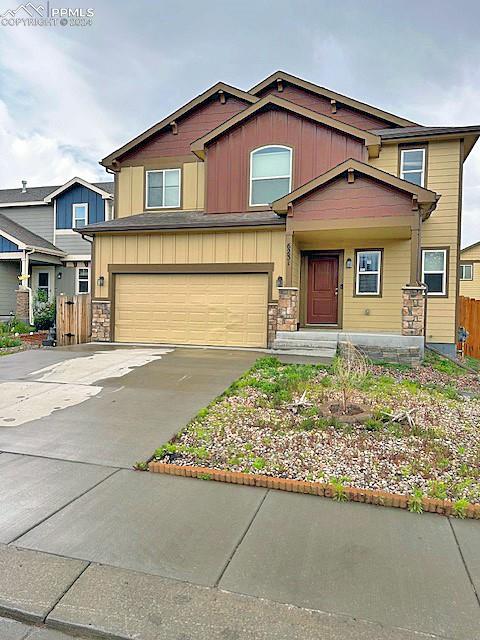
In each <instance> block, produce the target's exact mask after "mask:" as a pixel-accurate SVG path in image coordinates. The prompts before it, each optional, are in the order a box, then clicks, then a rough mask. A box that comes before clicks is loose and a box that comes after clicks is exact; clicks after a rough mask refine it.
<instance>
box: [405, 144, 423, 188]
mask: <svg viewBox="0 0 480 640" xmlns="http://www.w3.org/2000/svg"><path fill="white" fill-rule="evenodd" d="M400 178H402V180H406V181H407V182H412V183H413V184H418V185H419V186H420V187H424V186H425V149H402V150H401V152H400Z"/></svg>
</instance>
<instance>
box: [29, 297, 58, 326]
mask: <svg viewBox="0 0 480 640" xmlns="http://www.w3.org/2000/svg"><path fill="white" fill-rule="evenodd" d="M33 323H34V325H35V327H36V328H37V329H40V330H44V329H50V327H53V325H54V324H55V302H49V300H48V296H47V294H46V293H45V291H39V292H38V293H37V295H36V297H35V300H34V302H33Z"/></svg>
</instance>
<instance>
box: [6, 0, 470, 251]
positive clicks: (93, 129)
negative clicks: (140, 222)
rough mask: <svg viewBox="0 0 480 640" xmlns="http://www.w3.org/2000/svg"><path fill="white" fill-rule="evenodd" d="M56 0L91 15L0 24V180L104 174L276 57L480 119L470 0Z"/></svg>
mask: <svg viewBox="0 0 480 640" xmlns="http://www.w3.org/2000/svg"><path fill="white" fill-rule="evenodd" d="M41 3H42V0H36V1H35V2H34V4H41ZM44 4H45V3H44ZM50 4H51V6H52V7H82V8H92V9H94V14H95V15H94V17H93V19H92V22H93V23H92V25H91V26H83V27H80V26H69V25H67V26H65V27H62V26H56V27H37V26H36V27H32V26H28V27H23V26H16V27H9V26H0V188H9V187H17V186H18V187H20V186H21V180H22V179H26V180H27V181H28V184H29V185H30V186H38V185H53V184H59V183H63V182H65V181H66V180H68V179H70V178H72V177H73V176H81V177H83V178H85V179H88V180H93V179H95V180H107V179H109V176H108V174H106V173H105V171H104V169H103V167H101V166H100V165H99V164H98V162H99V160H100V159H101V158H103V157H104V156H106V155H107V154H109V153H110V152H111V151H113V150H114V149H116V148H117V147H119V146H121V145H122V144H124V143H125V142H127V141H128V140H129V139H131V138H132V137H134V136H135V135H137V134H138V133H140V132H141V131H143V130H144V129H146V128H147V127H149V126H151V125H152V124H153V123H155V122H158V121H159V120H161V119H163V118H164V117H165V116H166V115H168V114H169V113H171V112H172V111H174V110H176V109H177V108H178V107H180V106H181V105H182V104H184V103H185V102H187V101H188V100H190V99H191V98H193V97H194V96H196V95H198V94H199V93H201V92H202V91H204V90H205V89H207V88H208V87H210V86H211V85H212V84H214V83H215V82H217V81H219V80H223V81H224V82H228V83H229V84H233V85H235V86H237V87H239V88H242V89H248V88H250V87H251V86H253V85H254V84H256V83H257V82H259V81H260V80H262V79H263V78H264V77H266V76H267V75H269V74H270V73H272V72H273V71H275V70H278V69H282V70H284V71H288V72H290V73H292V74H294V75H297V76H300V77H302V78H305V79H307V80H310V81H311V82H314V83H316V84H319V85H321V86H325V87H328V88H330V89H333V90H335V91H338V92H339V93H343V94H346V95H348V96H351V97H353V98H356V99H358V100H361V101H364V102H367V103H369V104H373V105H375V106H377V107H380V108H382V109H385V110H386V111H390V112H393V113H396V114H398V115H401V116H404V117H406V118H408V119H410V120H413V121H415V122H419V123H421V124H425V125H444V126H452V125H474V124H479V125H480V38H479V37H478V24H479V22H480V2H479V1H478V0H456V1H454V0H448V1H447V0H415V1H412V0H403V1H402V2H398V1H397V0H343V2H342V3H336V2H332V0H269V1H266V0H242V1H241V2H238V1H237V2H230V0H224V1H223V2H219V1H217V0H200V1H199V0H195V1H192V0H176V1H175V2H171V0H169V1H168V2H167V1H164V0H155V1H154V0H150V1H147V0H115V1H112V0H70V1H69V2H62V1H61V0H59V1H58V2H56V1H55V0H51V2H50ZM17 6H18V5H17V3H16V0H0V14H2V13H3V12H4V11H5V10H7V9H15V8H16V7H17ZM476 241H480V141H479V143H478V144H477V147H476V148H475V149H474V150H473V151H472V153H471V154H470V156H469V157H468V159H467V161H466V163H465V173H464V206H463V237H462V245H468V244H471V243H473V242H476Z"/></svg>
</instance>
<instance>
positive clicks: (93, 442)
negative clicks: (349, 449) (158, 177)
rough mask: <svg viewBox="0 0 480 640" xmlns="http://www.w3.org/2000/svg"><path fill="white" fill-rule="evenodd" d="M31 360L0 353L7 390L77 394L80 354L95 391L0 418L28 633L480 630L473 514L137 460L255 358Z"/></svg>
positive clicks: (2, 602) (283, 634)
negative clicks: (278, 487) (39, 412)
mask: <svg viewBox="0 0 480 640" xmlns="http://www.w3.org/2000/svg"><path fill="white" fill-rule="evenodd" d="M110 349H112V348H111V347H110ZM106 351H107V352H108V349H107V350H106ZM37 353H38V355H39V356H40V358H38V359H35V358H34V357H33V355H30V354H27V355H28V357H27V358H25V359H22V358H18V359H14V360H12V365H13V366H12V367H11V368H10V369H9V368H8V367H7V368H6V367H5V366H4V363H3V362H0V392H1V389H2V382H1V381H2V380H3V381H4V382H12V381H13V382H15V380H16V379H17V378H16V376H18V380H24V379H26V378H27V379H33V380H34V381H36V382H37V383H38V384H41V385H47V386H48V385H52V384H55V385H57V384H60V385H64V386H66V387H68V385H70V384H71V383H72V371H74V369H75V368H76V366H77V365H78V366H80V369H81V371H82V377H81V380H82V381H81V382H80V384H85V385H87V386H89V385H92V384H93V385H96V386H100V387H101V392H100V393H99V394H97V395H96V396H95V397H92V398H90V399H87V400H85V401H83V402H81V403H78V404H75V405H74V406H69V407H68V408H64V409H60V410H56V411H54V412H53V413H52V414H51V415H49V416H48V417H43V418H38V419H36V420H32V421H27V422H25V423H24V424H21V425H19V426H13V427H6V426H4V427H1V428H0V448H3V449H4V450H5V448H8V450H9V451H8V452H7V453H1V454H0V513H1V514H2V517H1V518H0V543H3V546H1V545H0V615H6V616H9V617H14V618H18V619H20V620H21V621H22V622H23V623H24V624H27V625H40V626H39V627H37V628H34V627H32V626H26V627H25V628H26V629H27V630H26V632H25V633H27V634H28V635H27V636H25V635H24V636H21V635H20V636H19V637H20V638H22V640H24V638H25V637H28V638H34V640H64V638H63V637H62V636H58V637H57V635H55V634H54V635H52V634H53V633H54V632H53V631H52V629H54V628H55V629H59V630H60V631H61V632H62V633H75V634H77V635H78V634H80V635H82V636H88V635H92V634H97V635H98V634H99V635H101V636H102V637H105V636H106V637H110V638H121V639H122V640H125V639H128V640H134V639H135V640H138V639H141V640H154V639H155V640H157V639H158V640H162V639H163V638H165V639H166V638H168V639H169V640H170V639H172V638H173V639H177V640H180V639H182V640H187V639H192V640H194V639H195V640H203V639H205V640H207V639H208V640H212V639H213V640H247V639H249V640H250V639H252V640H253V639H254V640H258V639H259V640H273V639H274V638H275V640H284V639H285V640H287V639H288V640H295V639H297V638H298V639H299V640H300V639H302V640H304V639H308V640H310V639H312V640H317V639H318V640H413V639H414V638H417V639H418V638H422V637H424V638H426V637H429V638H432V637H433V638H442V639H444V640H445V639H448V638H449V639H451V640H476V639H477V638H480V605H479V600H478V595H477V594H478V593H479V591H480V551H479V549H480V523H479V522H476V521H459V520H453V519H452V520H450V519H448V518H445V517H441V516H436V515H432V514H423V515H421V516H418V515H413V514H410V513H407V512H404V511H401V510H395V509H386V508H381V507H374V506H370V505H360V504H354V503H346V504H339V503H335V502H333V501H329V500H326V499H322V498H318V497H316V496H308V495H298V494H289V493H283V492H279V491H268V490H266V489H260V488H255V487H246V486H237V485H228V484H222V483H215V482H207V481H201V480H195V479H189V478H179V477H172V476H162V475H156V474H155V475H154V474H148V473H142V472H135V471H133V470H129V469H127V468H125V467H127V466H129V465H131V464H132V463H133V462H134V460H135V458H137V457H138V458H142V457H143V458H145V457H146V456H147V455H148V454H149V453H150V452H151V451H152V450H153V449H154V448H155V446H158V445H159V444H161V443H162V442H164V441H165V440H166V439H168V438H169V437H170V436H171V435H172V434H173V433H174V432H175V431H177V430H178V429H179V428H180V427H181V426H182V425H183V424H184V423H185V422H186V421H187V420H188V419H189V418H190V417H191V416H192V415H193V414H194V413H196V411H198V409H200V408H201V407H202V406H204V405H205V404H207V403H208V402H209V401H210V400H211V399H212V398H213V397H214V396H215V395H217V394H218V393H219V392H220V391H222V390H223V389H224V388H225V387H226V386H228V384H229V383H230V382H231V381H232V380H233V379H235V378H236V377H237V376H238V375H240V374H241V373H242V371H243V370H244V369H246V368H247V367H248V366H249V365H250V364H251V362H253V360H254V359H255V357H256V356H255V354H253V353H247V352H228V351H224V352H222V351H208V350H205V351H202V350H191V349H184V350H182V349H178V350H176V351H173V352H170V353H166V354H165V353H163V354H161V357H159V358H156V359H154V360H151V361H149V362H146V363H144V364H143V365H138V366H137V368H133V369H132V370H131V371H130V372H129V373H128V372H125V373H124V374H123V375H121V376H119V377H110V378H108V379H105V378H104V377H102V375H103V370H100V371H98V368H99V366H100V362H102V363H106V362H107V359H100V360H99V358H98V357H97V358H94V359H93V360H92V361H91V362H90V365H91V367H90V365H89V363H86V362H85V361H84V359H85V357H87V358H88V357H90V356H91V355H92V353H95V351H94V352H92V350H91V347H90V346H89V349H83V350H82V349H77V350H74V351H70V350H65V351H63V350H61V351H59V350H57V351H55V352H53V351H45V352H42V351H39V352H37ZM40 354H41V355H40ZM43 354H45V356H44V355H43ZM16 355H18V356H24V354H16ZM60 356H62V357H60ZM144 356H145V354H143V356H140V361H141V359H142V357H144ZM13 357H14V356H9V358H8V359H10V358H13ZM125 358H126V359H125ZM78 359H80V360H83V362H80V363H79V362H78ZM5 360H7V358H5ZM27 360H28V363H30V364H28V363H27ZM40 361H42V362H40ZM71 361H72V362H71ZM114 361H115V362H116V363H117V364H118V363H124V364H122V365H121V367H123V366H126V368H127V369H129V366H128V365H129V364H130V365H132V364H133V363H134V362H136V363H138V362H139V356H138V354H129V353H128V351H127V350H125V352H124V353H123V354H118V356H115V357H111V358H108V362H109V363H110V365H111V364H112V362H114ZM52 364H53V365H61V366H59V367H55V368H54V369H48V370H47V371H43V372H40V371H38V370H40V369H42V368H44V367H45V366H50V365H52ZM27 365H28V366H27ZM73 365H75V366H73ZM110 365H109V366H110ZM115 366H117V365H115ZM29 369H30V370H29ZM100 369H101V367H100ZM107 369H108V367H107ZM32 371H37V373H36V374H35V375H33V376H30V373H31V372H32ZM95 371H96V372H95ZM109 371H111V367H110V369H109ZM45 376H47V377H48V378H49V381H47V380H46V379H45ZM92 376H93V378H92ZM42 378H43V380H42ZM75 384H79V382H78V381H77V382H75ZM7 408H8V403H7ZM134 416H136V418H135V420H134V419H133V417H134ZM129 452H130V453H129ZM142 452H143V453H142ZM94 463H95V464H94ZM24 624H22V625H21V626H18V625H17V626H16V625H13V623H11V622H8V621H7V622H4V623H2V621H1V620H0V640H3V638H2V633H4V635H5V634H7V635H6V636H5V637H6V638H8V640H15V638H16V636H15V635H13V634H14V633H17V631H18V633H20V632H22V633H23V631H24V630H25V629H23V628H22V627H23V626H24ZM8 634H11V635H8ZM35 634H37V635H35ZM42 634H43V635H42ZM424 634H425V635H424Z"/></svg>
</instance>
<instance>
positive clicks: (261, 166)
mask: <svg viewBox="0 0 480 640" xmlns="http://www.w3.org/2000/svg"><path fill="white" fill-rule="evenodd" d="M291 190H292V150H291V149H290V147H284V146H280V145H271V146H268V147H260V148H259V149H255V150H254V151H252V152H251V154H250V197H249V204H250V206H251V207H257V206H268V205H269V204H270V203H271V202H273V201H274V200H277V199H278V198H281V197H282V196H284V195H286V194H287V193H289V192H290V191H291Z"/></svg>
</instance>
